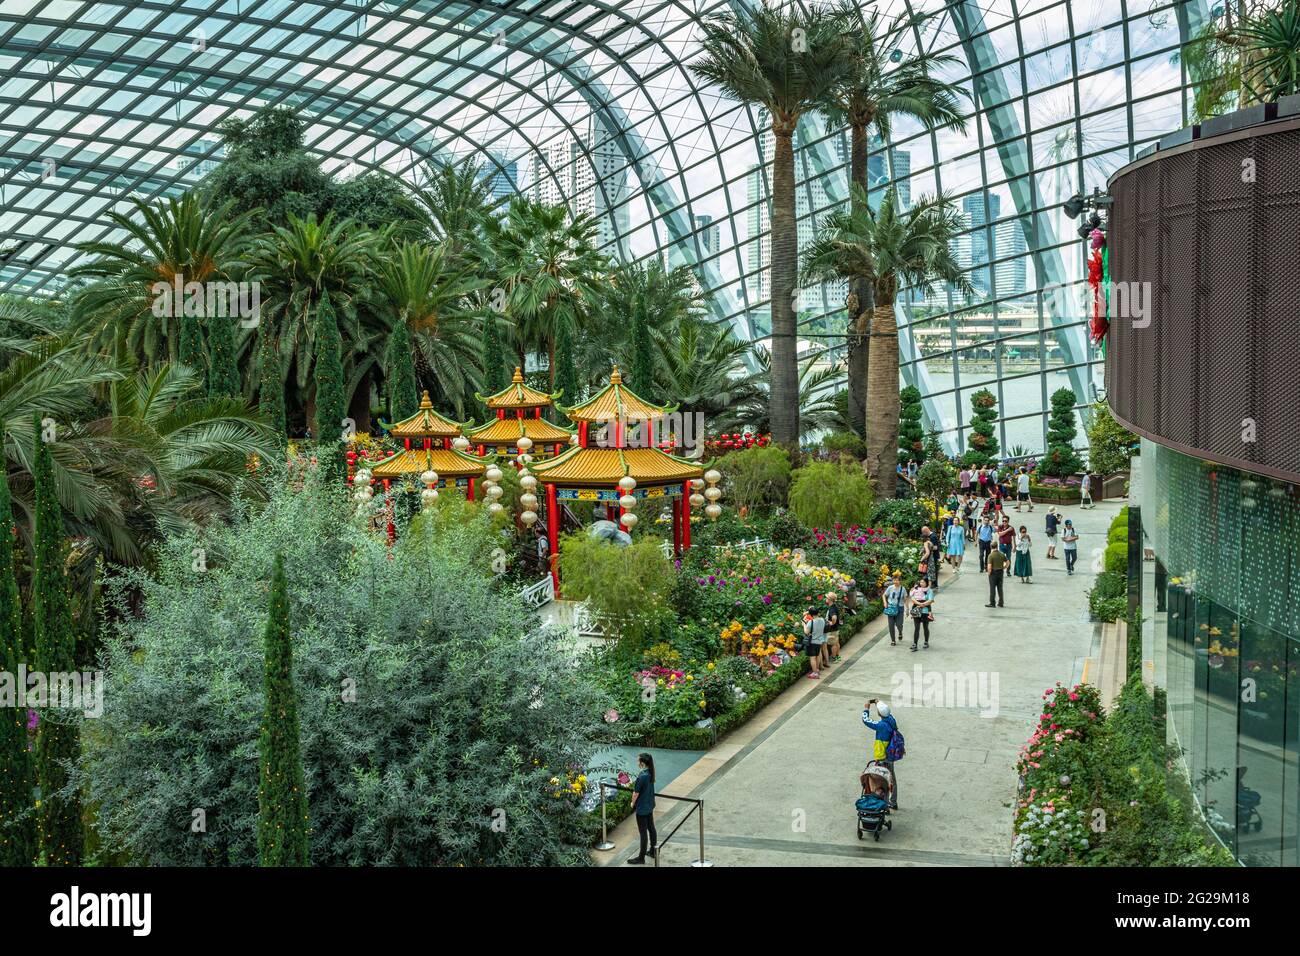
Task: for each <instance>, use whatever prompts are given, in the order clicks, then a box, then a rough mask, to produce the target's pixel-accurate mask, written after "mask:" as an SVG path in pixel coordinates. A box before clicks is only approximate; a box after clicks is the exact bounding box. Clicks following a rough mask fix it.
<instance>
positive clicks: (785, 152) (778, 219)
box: [768, 123, 799, 451]
mask: <svg viewBox="0 0 1300 956" xmlns="http://www.w3.org/2000/svg"><path fill="white" fill-rule="evenodd" d="M772 132H773V133H774V135H775V139H776V144H775V150H774V153H773V157H772V234H771V243H772V306H771V308H772V363H771V366H772V383H771V391H770V393H769V396H768V400H769V403H770V404H769V408H768V414H769V417H770V418H771V422H772V439H773V441H776V442H778V443H779V444H782V445H785V446H786V447H787V448H789V449H791V450H792V451H797V450H798V448H799V363H798V343H797V341H796V338H795V336H796V334H797V326H796V316H795V311H794V301H793V300H794V291H795V270H796V269H797V268H798V257H799V234H798V231H797V229H796V227H795V206H794V196H795V194H794V124H793V123H790V124H782V125H777V124H775V123H774V124H773V128H772Z"/></svg>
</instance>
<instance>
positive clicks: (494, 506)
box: [488, 501, 506, 515]
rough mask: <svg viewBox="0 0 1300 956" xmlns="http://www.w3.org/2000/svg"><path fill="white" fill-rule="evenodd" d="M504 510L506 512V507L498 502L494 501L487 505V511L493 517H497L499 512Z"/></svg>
mask: <svg viewBox="0 0 1300 956" xmlns="http://www.w3.org/2000/svg"><path fill="white" fill-rule="evenodd" d="M505 510H506V506H505V505H503V504H502V503H501V502H499V501H494V502H492V503H491V504H490V505H488V511H490V512H491V513H492V514H494V515H499V514H500V513H501V512H503V511H505Z"/></svg>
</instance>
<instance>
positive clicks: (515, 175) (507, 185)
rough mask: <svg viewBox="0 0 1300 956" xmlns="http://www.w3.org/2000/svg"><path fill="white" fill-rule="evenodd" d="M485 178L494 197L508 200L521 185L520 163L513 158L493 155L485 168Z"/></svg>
mask: <svg viewBox="0 0 1300 956" xmlns="http://www.w3.org/2000/svg"><path fill="white" fill-rule="evenodd" d="M483 175H484V178H485V179H487V181H488V189H489V190H490V191H491V196H492V198H493V199H501V200H508V199H509V198H510V197H511V196H513V195H514V194H515V193H516V192H517V191H518V187H519V163H518V162H517V161H516V160H513V159H509V160H507V159H503V158H501V157H500V156H494V157H492V161H490V162H488V163H487V164H486V165H485V166H484V168H483Z"/></svg>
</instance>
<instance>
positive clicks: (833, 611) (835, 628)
mask: <svg viewBox="0 0 1300 956" xmlns="http://www.w3.org/2000/svg"><path fill="white" fill-rule="evenodd" d="M826 597H827V598H828V600H829V601H830V604H829V605H828V606H827V608H826V647H827V654H828V656H829V657H830V659H831V660H832V661H838V660H839V659H840V606H839V604H838V603H837V601H838V599H839V595H838V594H836V593H835V592H834V591H832V592H831V593H830V594H828V595H827V596H826Z"/></svg>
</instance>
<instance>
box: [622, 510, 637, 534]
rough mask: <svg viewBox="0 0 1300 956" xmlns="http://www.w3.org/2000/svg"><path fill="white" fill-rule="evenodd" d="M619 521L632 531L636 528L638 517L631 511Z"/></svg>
mask: <svg viewBox="0 0 1300 956" xmlns="http://www.w3.org/2000/svg"><path fill="white" fill-rule="evenodd" d="M618 520H619V522H620V523H621V524H622V525H623V527H625V528H627V530H628V531H631V530H632V529H633V528H635V527H636V522H637V517H636V515H634V514H632V512H630V511H629V512H628V513H627V514H625V515H623V517H621V518H619V519H618Z"/></svg>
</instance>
